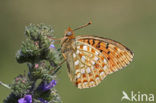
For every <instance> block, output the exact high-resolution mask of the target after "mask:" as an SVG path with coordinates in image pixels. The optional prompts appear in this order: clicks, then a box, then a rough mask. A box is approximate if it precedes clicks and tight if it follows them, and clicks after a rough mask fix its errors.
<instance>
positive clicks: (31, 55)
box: [0, 24, 62, 103]
mask: <svg viewBox="0 0 156 103" xmlns="http://www.w3.org/2000/svg"><path fill="white" fill-rule="evenodd" d="M25 36H26V40H25V41H24V42H22V45H21V48H20V49H19V50H18V51H17V54H16V60H17V62H18V63H27V66H28V69H29V71H28V73H23V74H20V75H18V76H17V77H16V78H15V79H14V80H13V83H12V84H9V85H7V84H4V83H3V82H0V84H1V85H3V86H5V87H7V88H9V89H10V90H11V94H10V95H9V96H8V97H7V98H6V99H5V100H4V101H3V102H4V103H62V101H61V99H60V96H59V95H58V93H57V91H56V89H55V87H54V86H55V85H57V81H56V72H57V71H58V70H59V69H60V68H61V66H59V64H60V61H61V59H62V55H61V52H60V49H59V48H58V49H57V48H56V47H55V46H54V42H55V41H54V40H52V39H50V38H54V34H53V29H52V27H51V26H49V25H45V24H38V25H34V24H30V25H29V26H27V27H26V28H25Z"/></svg>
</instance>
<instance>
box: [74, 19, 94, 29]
mask: <svg viewBox="0 0 156 103" xmlns="http://www.w3.org/2000/svg"><path fill="white" fill-rule="evenodd" d="M90 24H92V22H91V21H89V22H88V23H87V24H85V25H82V26H80V27H78V28H76V29H73V31H75V30H78V29H81V28H84V27H86V26H88V25H90Z"/></svg>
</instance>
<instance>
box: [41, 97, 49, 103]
mask: <svg viewBox="0 0 156 103" xmlns="http://www.w3.org/2000/svg"><path fill="white" fill-rule="evenodd" d="M39 100H40V101H41V102H42V103H48V101H46V100H44V99H42V98H39Z"/></svg>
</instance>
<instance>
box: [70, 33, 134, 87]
mask: <svg viewBox="0 0 156 103" xmlns="http://www.w3.org/2000/svg"><path fill="white" fill-rule="evenodd" d="M71 46H72V48H73V50H71V51H70V52H69V53H67V66H68V72H69V77H70V79H71V81H72V82H74V84H75V85H76V86H77V87H78V88H80V89H82V88H90V87H94V86H97V85H98V84H99V83H100V82H101V81H102V80H103V79H104V77H106V76H107V75H108V74H111V73H113V72H115V71H117V70H119V69H121V68H123V67H126V66H127V65H128V64H129V63H130V62H131V61H132V58H133V53H132V52H131V51H130V50H129V49H128V48H127V47H125V46H124V45H122V44H120V43H118V42H116V41H113V40H110V39H106V38H102V37H95V36H77V37H76V39H75V40H74V42H72V44H71Z"/></svg>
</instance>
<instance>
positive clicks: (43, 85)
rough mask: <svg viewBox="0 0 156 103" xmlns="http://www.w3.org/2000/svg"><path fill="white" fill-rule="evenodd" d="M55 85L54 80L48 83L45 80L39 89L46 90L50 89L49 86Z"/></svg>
mask: <svg viewBox="0 0 156 103" xmlns="http://www.w3.org/2000/svg"><path fill="white" fill-rule="evenodd" d="M55 85H56V81H55V80H52V81H51V82H50V83H47V82H43V83H42V84H41V85H40V86H39V88H38V89H39V90H42V91H47V90H50V89H51V88H53V87H54V86H55Z"/></svg>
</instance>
